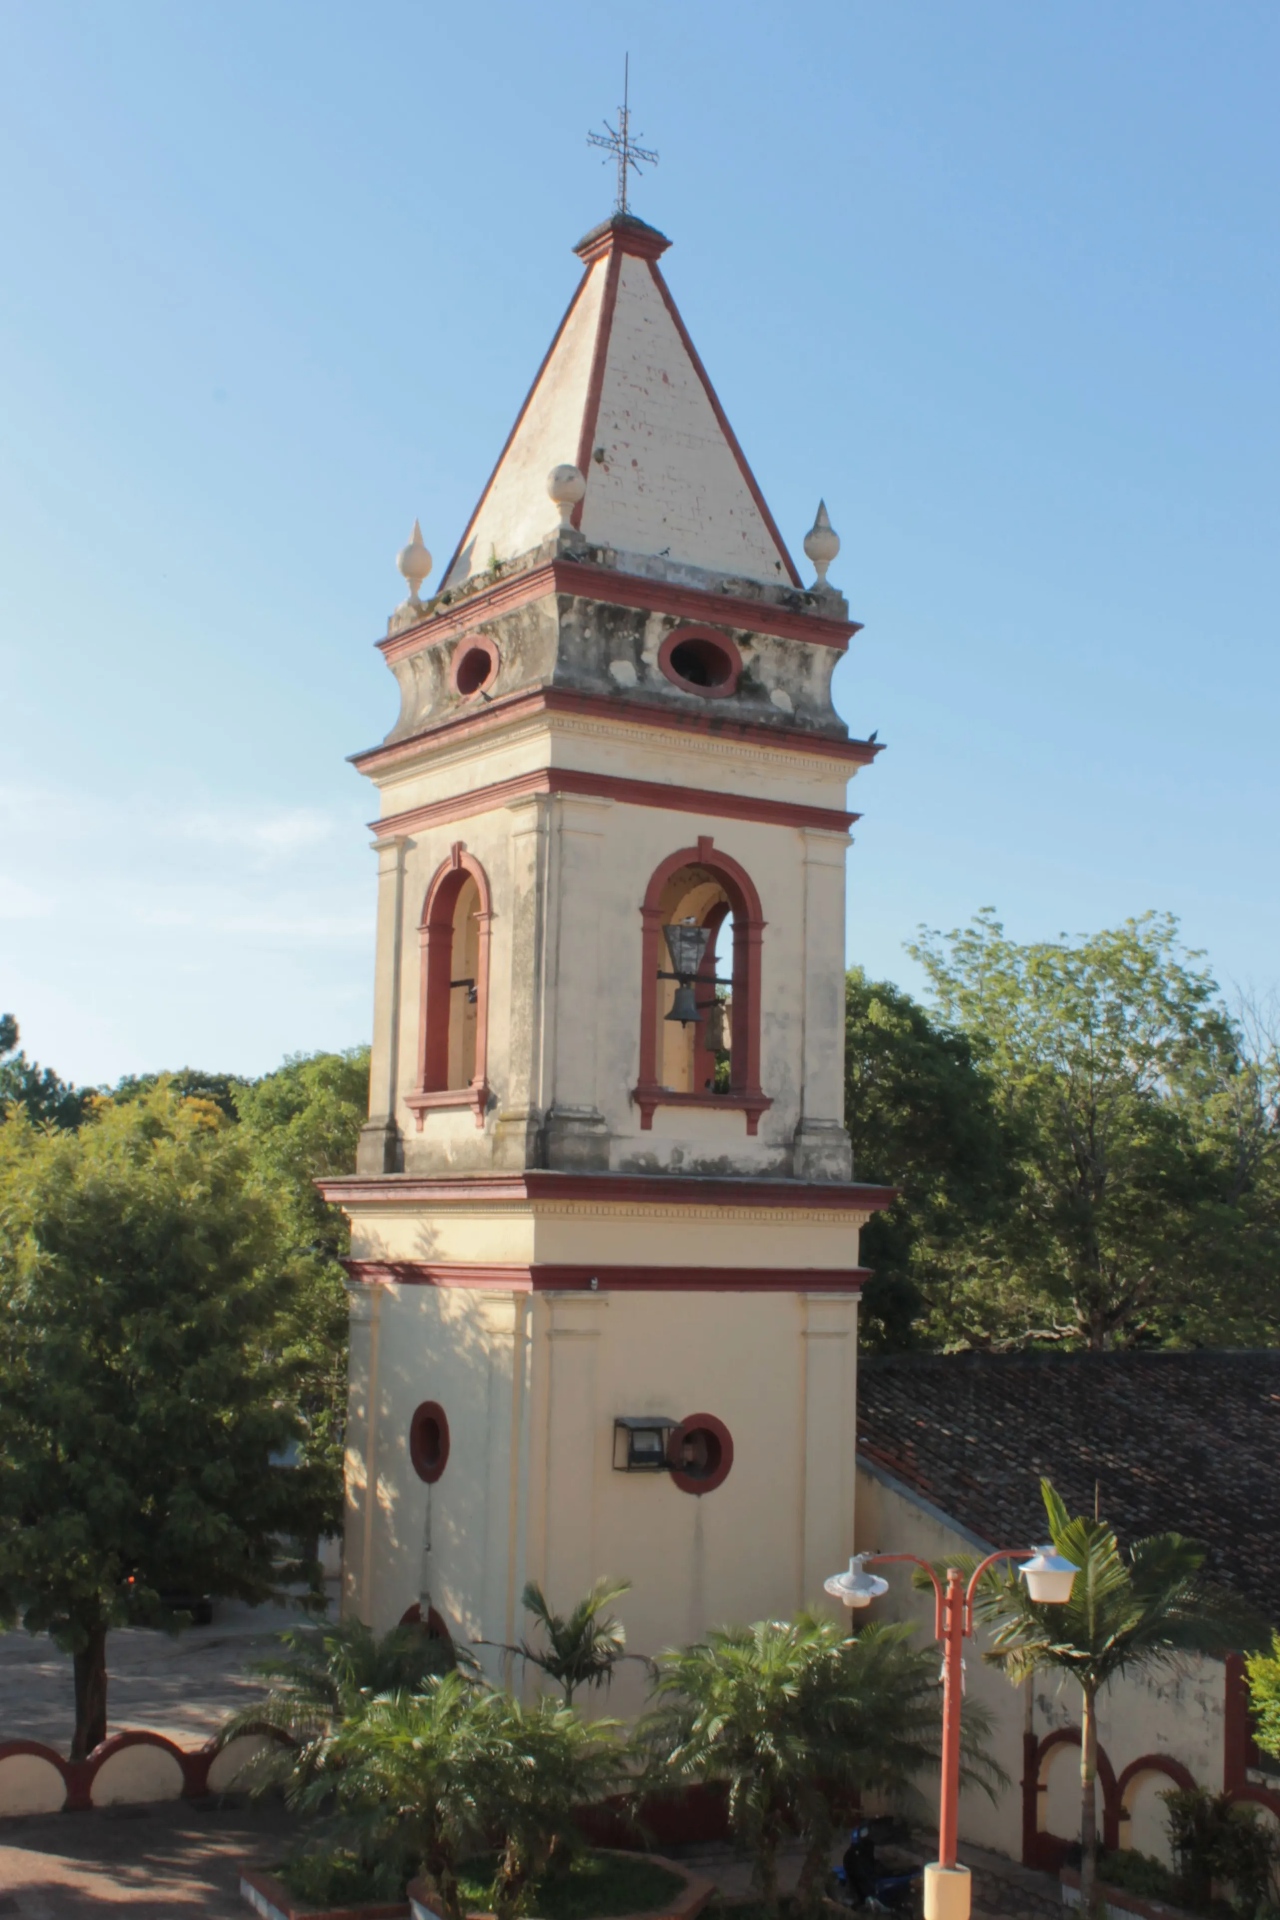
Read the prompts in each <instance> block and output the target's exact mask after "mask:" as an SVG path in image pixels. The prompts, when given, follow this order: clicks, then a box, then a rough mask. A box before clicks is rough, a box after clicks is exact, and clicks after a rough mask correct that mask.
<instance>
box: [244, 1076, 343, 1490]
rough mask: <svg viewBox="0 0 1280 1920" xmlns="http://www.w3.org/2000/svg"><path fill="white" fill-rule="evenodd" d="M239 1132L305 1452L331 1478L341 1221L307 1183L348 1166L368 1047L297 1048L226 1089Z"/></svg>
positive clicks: (339, 1430) (337, 1470) (338, 1382)
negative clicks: (260, 1199)
mask: <svg viewBox="0 0 1280 1920" xmlns="http://www.w3.org/2000/svg"><path fill="white" fill-rule="evenodd" d="M232 1094H233V1098H234V1102H235V1109H236V1112H237V1114H238V1115H239V1123H240V1131H241V1135H242V1138H243V1141H244V1145H245V1147H246V1150H247V1152H248V1154H249V1157H250V1160H251V1161H252V1164H253V1167H254V1171H255V1173H256V1175H257V1178H258V1180H259V1182H260V1183H261V1185H262V1188H263V1190H264V1191H265V1192H266V1193H267V1194H268V1195H269V1196H270V1198H271V1202H272V1205H273V1207H274V1209H275V1214H276V1219H277V1223H278V1226H279V1239H278V1246H279V1252H280V1259H281V1261H282V1262H283V1265H284V1269H285V1273H286V1276H287V1278H288V1280H289V1283H290V1284H289V1298H290V1301H291V1303H292V1304H291V1309H290V1317H289V1324H288V1335H287V1339H286V1343H285V1351H284V1357H285V1360H286V1361H287V1362H288V1364H289V1365H290V1366H292V1367H294V1368H295V1369H296V1375H297V1382H298V1385H297V1392H298V1401H297V1404H298V1406H299V1408H300V1410H301V1412H302V1414H303V1417H304V1419H305V1420H306V1423H307V1432H308V1451H309V1453H310V1455H311V1457H313V1458H315V1459H318V1460H323V1461H324V1462H325V1463H326V1464H327V1465H328V1468H329V1470H330V1472H331V1473H332V1474H334V1475H335V1476H336V1477H339V1478H340V1477H341V1473H342V1448H343V1430H344V1424H345V1420H346V1408H347V1296H346V1293H345V1291H344V1284H343V1283H344V1281H345V1278H346V1276H345V1274H344V1272H343V1270H342V1268H341V1267H340V1266H339V1264H338V1262H339V1260H340V1259H341V1258H342V1256H343V1255H344V1254H345V1253H346V1251H347V1246H348V1241H349V1233H348V1228H347V1222H346V1220H345V1218H344V1216H343V1215H342V1213H341V1212H340V1211H339V1209H338V1208H337V1207H331V1206H328V1205H326V1203H325V1202H324V1201H323V1200H322V1199H321V1198H320V1195H319V1193H318V1192H317V1191H316V1186H315V1183H316V1181H317V1180H318V1179H322V1178H324V1176H326V1175H329V1174H341V1173H350V1172H351V1171H352V1169H353V1167H354V1166H355V1158H356V1142H357V1140H358V1139H359V1136H360V1129H361V1127H362V1126H363V1125H364V1123H365V1121H366V1120H367V1119H368V1117H369V1049H368V1047H352V1048H350V1049H349V1050H348V1051H347V1052H345V1053H313V1054H298V1055H295V1056H294V1057H293V1058H292V1059H289V1060H286V1061H285V1063H284V1065H283V1066H282V1067H279V1068H278V1069H277V1070H276V1072H274V1073H268V1074H264V1075H263V1077H262V1078H261V1079H260V1080H254V1081H251V1082H247V1083H245V1082H242V1083H240V1084H239V1085H237V1086H235V1087H234V1088H233V1090H232Z"/></svg>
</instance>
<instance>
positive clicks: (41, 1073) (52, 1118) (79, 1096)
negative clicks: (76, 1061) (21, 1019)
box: [0, 1013, 93, 1127]
mask: <svg viewBox="0 0 1280 1920" xmlns="http://www.w3.org/2000/svg"><path fill="white" fill-rule="evenodd" d="M18 1039H19V1033H18V1022H17V1020H16V1019H15V1018H14V1016H13V1014H11V1013H0V1121H3V1119H4V1117H5V1114H6V1112H13V1111H15V1110H20V1111H21V1112H23V1113H25V1114H26V1116H27V1118H28V1120H31V1121H33V1122H34V1123H35V1124H36V1125H37V1126H41V1125H47V1126H53V1127H78V1126H79V1125H80V1122H81V1121H82V1120H83V1118H84V1116H85V1113H86V1111H87V1109H88V1106H89V1102H90V1101H91V1100H92V1098H93V1094H92V1089H90V1088H86V1087H72V1086H68V1085H67V1083H66V1081H65V1080H60V1079H59V1078H58V1076H57V1074H56V1073H55V1072H54V1070H53V1068H52V1067H42V1066H40V1065H39V1064H38V1062H36V1061H34V1060H28V1059H27V1056H26V1054H25V1053H20V1052H19V1051H18Z"/></svg>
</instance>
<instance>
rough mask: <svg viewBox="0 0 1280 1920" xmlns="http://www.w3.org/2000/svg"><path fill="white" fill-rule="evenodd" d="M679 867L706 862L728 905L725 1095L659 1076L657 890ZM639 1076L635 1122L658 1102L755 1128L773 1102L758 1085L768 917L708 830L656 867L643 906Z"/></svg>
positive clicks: (742, 871)
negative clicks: (737, 1117) (686, 1088)
mask: <svg viewBox="0 0 1280 1920" xmlns="http://www.w3.org/2000/svg"><path fill="white" fill-rule="evenodd" d="M681 867H708V868H709V869H710V870H711V872H712V873H714V874H715V875H716V876H717V878H719V879H720V880H721V881H722V882H723V883H724V888H725V891H726V893H727V894H728V895H729V898H730V900H731V902H732V905H733V1044H732V1047H731V1049H730V1052H731V1058H732V1073H733V1085H732V1087H731V1088H730V1090H729V1092H728V1093H672V1092H671V1091H670V1090H669V1089H668V1088H666V1087H664V1086H663V1085H662V1084H661V1082H660V1081H659V1079H658V1008H657V1001H656V996H655V994H654V990H653V983H654V981H655V980H656V978H657V976H658V969H659V966H660V963H661V942H662V908H661V906H660V904H659V902H660V901H661V899H662V890H663V888H664V887H665V886H666V884H667V881H668V880H669V879H670V878H671V876H672V874H673V873H678V872H679V871H680V869H681ZM640 917H641V925H642V929H643V931H642V934H641V940H640V976H641V977H640V1078H639V1080H638V1082H637V1084H636V1086H635V1087H634V1088H633V1089H632V1093H631V1098H632V1099H633V1100H634V1101H635V1103H636V1105H637V1106H638V1107H639V1109H640V1126H641V1130H642V1131H647V1130H648V1129H649V1128H651V1127H652V1126H653V1116H654V1113H655V1111H656V1109H657V1108H658V1107H715V1108H719V1109H720V1111H722V1112H726V1111H727V1112H732V1111H734V1110H735V1109H736V1110H738V1111H739V1112H741V1113H744V1114H745V1115H746V1119H747V1132H748V1133H755V1132H756V1130H757V1129H758V1127H759V1125H760V1115H761V1114H762V1113H765V1112H767V1111H768V1109H769V1108H770V1107H771V1106H772V1105H773V1101H772V1100H771V1099H770V1098H769V1096H768V1094H766V1093H765V1092H764V1091H763V1090H762V1089H761V1086H760V954H761V948H762V945H763V941H764V929H765V924H766V923H765V918H764V913H763V910H762V908H761V905H760V895H759V894H758V893H757V892H756V887H755V882H754V881H753V880H752V878H751V875H750V874H749V873H748V872H747V870H746V868H745V867H743V866H740V865H739V863H738V862H737V861H736V860H734V859H733V858H732V857H731V855H729V854H727V853H720V852H717V850H716V845H715V841H714V840H713V838H712V837H711V835H710V834H702V835H700V836H699V838H698V844H697V846H696V847H682V848H681V849H680V851H679V852H678V853H672V854H669V855H668V856H667V858H666V859H665V860H664V861H663V862H662V864H661V866H659V867H657V868H656V869H655V870H654V873H653V876H652V878H651V879H650V881H649V885H648V886H647V888H646V889H645V896H644V902H643V904H642V906H641V908H640Z"/></svg>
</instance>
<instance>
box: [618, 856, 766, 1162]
mask: <svg viewBox="0 0 1280 1920" xmlns="http://www.w3.org/2000/svg"><path fill="white" fill-rule="evenodd" d="M641 916H642V923H643V933H642V967H643V998H642V1000H641V1013H640V1080H639V1084H638V1085H637V1086H636V1088H635V1091H634V1095H633V1098H634V1099H635V1101H636V1103H637V1105H638V1106H639V1108H640V1124H641V1126H642V1128H648V1127H651V1126H652V1124H653V1114H654V1111H655V1109H656V1108H657V1107H660V1106H719V1105H721V1104H723V1105H724V1106H725V1107H729V1108H733V1107H736V1108H738V1109H740V1110H741V1111H743V1112H744V1113H745V1114H746V1116H747V1131H748V1133H754V1132H755V1131H756V1128H757V1125H758V1123H759V1118H760V1115H761V1113H763V1112H764V1111H765V1109H766V1108H768V1107H769V1106H770V1105H771V1104H772V1103H771V1101H770V1100H769V1098H768V1096H767V1095H766V1094H764V1093H763V1092H762V1090H761V1087H760V952H761V940H762V936H763V933H764V918H763V915H762V914H761V911H760V897H759V895H758V894H757V892H756V890H755V887H754V885H753V884H752V881H751V879H750V877H749V875H748V874H747V873H746V871H745V869H744V868H742V867H741V866H739V864H738V862H737V861H736V860H733V859H731V858H730V857H729V855H727V854H721V853H717V852H716V850H715V846H714V842H713V841H712V839H711V838H710V836H707V837H705V838H703V839H700V840H699V842H698V844H697V846H696V847H690V848H687V849H685V850H684V851H683V852H682V853H678V854H673V855H672V856H671V857H670V858H669V859H667V860H665V861H664V862H663V863H662V865H661V866H660V867H659V868H658V870H657V872H656V873H655V874H654V875H653V877H652V879H651V880H650V882H649V886H648V890H647V892H646V895H645V900H644V905H643V907H642V908H641Z"/></svg>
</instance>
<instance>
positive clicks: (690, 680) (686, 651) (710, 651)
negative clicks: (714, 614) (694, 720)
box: [658, 631, 742, 700]
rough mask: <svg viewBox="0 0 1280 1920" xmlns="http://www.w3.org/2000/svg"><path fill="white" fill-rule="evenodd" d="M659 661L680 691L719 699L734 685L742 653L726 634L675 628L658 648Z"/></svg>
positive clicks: (731, 689)
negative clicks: (681, 630) (723, 635)
mask: <svg viewBox="0 0 1280 1920" xmlns="http://www.w3.org/2000/svg"><path fill="white" fill-rule="evenodd" d="M658 665H659V667H660V668H661V669H662V671H663V673H664V674H665V675H666V677H667V679H668V680H670V681H671V682H672V684H673V685H674V686H677V687H679V688H680V689H681V690H682V692H684V693H697V694H701V696H702V698H703V699H704V700H717V699H721V700H722V699H724V698H725V696H726V695H727V694H731V693H733V692H734V691H735V689H736V688H737V685H738V676H739V675H740V674H741V672H742V656H741V654H740V653H739V652H738V649H737V648H736V647H735V646H734V644H733V642H732V640H730V639H728V638H727V637H722V636H721V635H719V634H712V633H689V632H687V631H686V632H683V633H681V632H679V631H677V632H675V633H672V634H669V635H668V636H667V638H666V639H665V640H664V641H663V643H662V645H661V647H660V648H659V650H658Z"/></svg>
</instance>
